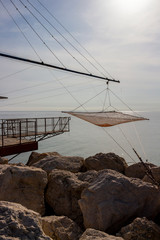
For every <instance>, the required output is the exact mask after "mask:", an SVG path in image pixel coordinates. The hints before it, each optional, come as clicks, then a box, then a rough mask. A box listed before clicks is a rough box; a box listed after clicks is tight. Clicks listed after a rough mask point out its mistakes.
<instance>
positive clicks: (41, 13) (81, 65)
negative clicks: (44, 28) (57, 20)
mask: <svg viewBox="0 0 160 240" xmlns="http://www.w3.org/2000/svg"><path fill="white" fill-rule="evenodd" d="M27 2H28V3H29V4H30V5H31V6H32V7H33V8H34V10H35V11H37V12H38V13H39V14H40V16H41V17H42V18H44V19H45V20H46V21H47V23H49V25H50V26H52V27H53V29H54V30H56V32H58V34H59V35H60V36H61V37H62V38H63V39H64V40H65V41H66V42H67V43H69V45H70V46H72V47H73V49H74V50H76V51H77V52H78V53H79V54H80V55H81V56H82V57H83V58H84V59H85V60H86V61H87V62H89V63H90V64H91V65H92V67H94V68H95V69H96V70H98V72H99V73H101V74H102V75H103V76H105V75H104V73H102V72H101V71H100V70H99V69H98V68H97V67H96V66H95V65H94V64H93V63H92V62H91V61H90V60H89V59H88V58H87V57H85V56H84V55H83V54H82V53H81V52H80V51H79V50H78V49H77V48H76V47H75V46H74V45H73V44H72V43H71V42H70V41H69V40H68V39H67V38H66V37H65V36H64V35H63V34H62V33H61V32H60V31H59V30H58V29H57V28H56V27H55V26H54V25H53V24H52V23H51V22H50V21H49V20H48V19H47V18H46V17H45V16H44V15H43V14H42V13H41V12H40V11H39V10H37V8H36V7H35V6H34V5H33V4H32V3H31V2H30V1H29V0H27ZM72 57H73V56H72ZM76 61H77V60H76ZM78 63H79V61H78ZM81 66H82V64H81ZM83 68H84V69H85V70H87V69H86V68H85V67H84V66H83ZM87 71H88V70H87ZM88 72H89V71H88Z"/></svg>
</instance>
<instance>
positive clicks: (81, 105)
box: [73, 89, 106, 112]
mask: <svg viewBox="0 0 160 240" xmlns="http://www.w3.org/2000/svg"><path fill="white" fill-rule="evenodd" d="M104 91H106V89H103V90H102V91H100V92H99V93H97V94H96V95H95V96H93V97H92V98H90V99H88V100H87V101H85V102H84V103H82V104H80V105H79V106H78V107H76V108H75V109H74V110H73V112H74V111H76V110H77V109H78V108H80V107H83V105H85V104H86V103H88V102H89V101H91V100H93V99H94V98H96V97H97V96H98V95H100V94H101V93H103V92H104Z"/></svg>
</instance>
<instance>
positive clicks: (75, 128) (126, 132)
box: [0, 111, 160, 166]
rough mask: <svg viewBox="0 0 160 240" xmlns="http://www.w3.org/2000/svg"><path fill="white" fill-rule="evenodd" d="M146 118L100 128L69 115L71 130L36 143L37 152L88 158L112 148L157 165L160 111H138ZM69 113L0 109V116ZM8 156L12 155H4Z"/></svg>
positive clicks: (20, 159) (25, 158) (159, 158)
mask: <svg viewBox="0 0 160 240" xmlns="http://www.w3.org/2000/svg"><path fill="white" fill-rule="evenodd" d="M138 115H141V116H142V117H145V118H148V119H149V120H145V121H137V122H133V123H125V124H120V125H117V126H113V127H107V128H102V127H98V126H95V125H93V124H90V123H88V122H86V121H83V120H81V119H79V118H76V117H73V116H71V120H70V131H69V132H67V133H63V134H60V135H58V136H55V137H52V138H49V139H46V140H44V141H41V142H39V143H38V150H37V151H36V152H38V153H44V152H58V153H60V154H62V155H65V156H81V157H84V158H87V157H89V156H93V155H95V154H97V153H100V152H102V153H109V152H113V153H115V154H117V155H119V156H120V157H123V158H124V159H125V160H126V162H127V163H128V164H132V163H135V162H138V161H139V159H138V157H137V155H136V154H135V153H134V151H133V148H134V149H135V150H136V152H137V153H138V155H139V156H140V157H141V158H142V159H143V161H148V162H151V163H153V164H155V165H157V166H159V165H160V112H158V111H157V112H138ZM57 116H59V117H61V116H69V115H67V114H64V113H61V112H58V111H56V112H55V111H53V112H52V111H48V112H47V111H42V112H40V111H37V112H35V111H34V112H28V111H24V112H23V111H19V112H11V111H7V112H6V111H1V112H0V119H6V118H12V119H13V118H32V117H33V118H38V117H57ZM30 154H31V152H26V153H21V154H20V155H18V156H17V157H15V158H13V159H12V160H11V162H12V163H19V162H21V163H24V164H25V163H26V162H27V161H28V158H29V156H30ZM6 157H7V158H8V159H11V158H12V157H13V156H6Z"/></svg>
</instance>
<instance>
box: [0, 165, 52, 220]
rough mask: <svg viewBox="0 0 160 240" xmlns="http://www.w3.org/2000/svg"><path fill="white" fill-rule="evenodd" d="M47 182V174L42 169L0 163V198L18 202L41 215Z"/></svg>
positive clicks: (43, 211) (43, 210) (43, 209)
mask: <svg viewBox="0 0 160 240" xmlns="http://www.w3.org/2000/svg"><path fill="white" fill-rule="evenodd" d="M47 182H48V180H47V174H46V172H45V171H43V170H42V169H38V168H32V167H20V166H13V165H0V183H1V184H0V200H1V201H9V202H16V203H20V204H22V205H23V206H25V207H27V208H29V209H32V210H34V211H36V212H38V213H40V214H41V215H43V214H44V213H45V204H44V189H45V187H46V185H47Z"/></svg>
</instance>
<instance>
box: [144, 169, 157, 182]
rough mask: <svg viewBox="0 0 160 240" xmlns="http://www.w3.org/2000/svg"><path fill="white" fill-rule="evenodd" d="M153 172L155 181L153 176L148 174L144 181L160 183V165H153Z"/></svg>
mask: <svg viewBox="0 0 160 240" xmlns="http://www.w3.org/2000/svg"><path fill="white" fill-rule="evenodd" d="M151 173H152V176H153V179H154V181H153V180H152V176H150V177H149V176H148V175H147V174H146V175H145V176H144V178H143V181H145V182H150V183H153V184H156V183H157V184H159V185H160V167H153V168H152V169H151Z"/></svg>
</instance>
